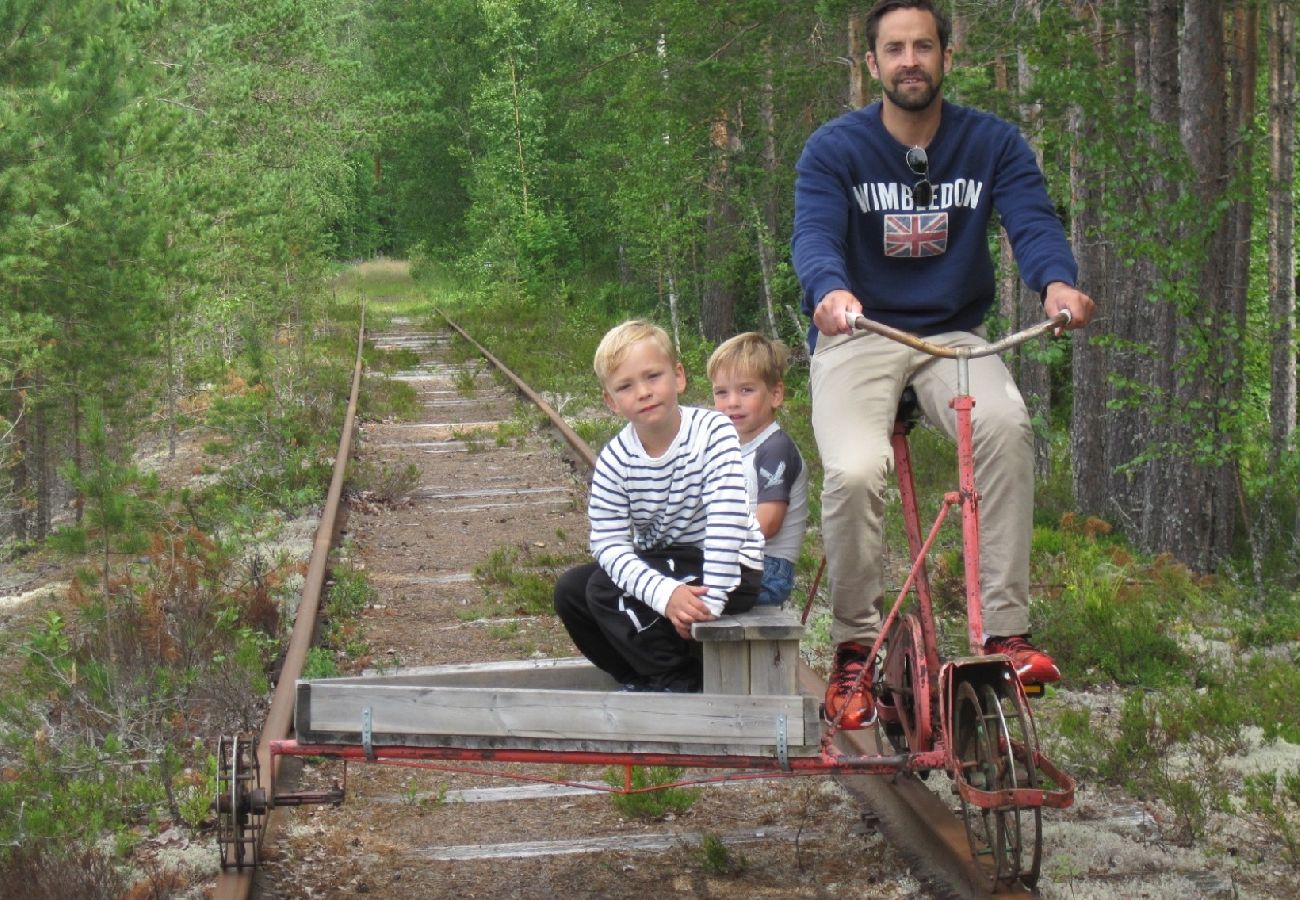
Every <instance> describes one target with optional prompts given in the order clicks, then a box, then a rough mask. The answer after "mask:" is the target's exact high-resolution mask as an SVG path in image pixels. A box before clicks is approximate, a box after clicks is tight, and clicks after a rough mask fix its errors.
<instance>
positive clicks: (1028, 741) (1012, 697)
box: [953, 681, 1043, 891]
mask: <svg viewBox="0 0 1300 900" xmlns="http://www.w3.org/2000/svg"><path fill="white" fill-rule="evenodd" d="M953 745H954V748H955V750H956V757H957V759H958V762H959V764H960V766H961V770H962V771H961V775H960V777H962V778H964V779H965V781H966V783H967V784H969V785H970V786H971V787H973V788H976V789H977V790H981V791H1004V790H1016V789H1019V788H1037V787H1038V786H1039V781H1040V777H1039V773H1038V769H1037V767H1036V765H1035V764H1034V759H1035V758H1036V754H1037V753H1038V739H1037V735H1036V733H1035V731H1034V723H1033V720H1032V719H1031V718H1030V716H1029V710H1028V708H1027V706H1026V705H1025V702H1024V699H1023V698H1022V696H1021V695H1020V692H1019V691H1017V690H1016V686H1015V684H1014V683H1010V682H1009V681H1008V682H1007V683H993V684H990V683H984V684H979V685H974V684H971V683H970V682H965V681H964V682H962V683H961V684H960V685H958V687H957V703H956V710H955V714H954V716H953ZM961 805H962V819H963V821H964V822H965V825H966V839H967V841H968V842H969V844H970V848H971V854H972V855H973V856H974V858H975V861H976V862H977V863H979V864H980V866H981V868H982V869H983V870H984V873H985V876H986V878H987V884H988V886H989V888H990V890H994V891H996V890H997V889H998V888H999V887H1002V886H1012V885H1016V884H1022V885H1024V886H1025V887H1027V888H1033V887H1034V886H1035V885H1036V884H1037V883H1038V875H1039V869H1040V865H1041V862H1042V848H1043V819H1042V808H1041V807H1039V806H1029V807H1021V806H1014V805H1002V806H997V807H993V808H984V807H981V806H977V805H975V804H973V803H968V802H967V800H966V798H965V797H962V804H961Z"/></svg>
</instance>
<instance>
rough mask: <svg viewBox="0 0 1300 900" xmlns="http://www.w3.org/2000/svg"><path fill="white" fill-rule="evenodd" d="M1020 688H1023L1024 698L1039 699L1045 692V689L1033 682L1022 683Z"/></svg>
mask: <svg viewBox="0 0 1300 900" xmlns="http://www.w3.org/2000/svg"><path fill="white" fill-rule="evenodd" d="M1020 686H1021V687H1022V688H1024V690H1025V696H1026V697H1041V696H1043V694H1044V693H1045V692H1046V688H1044V687H1043V686H1042V685H1041V684H1039V683H1038V682H1035V681H1031V682H1028V683H1024V682H1022V683H1021V685H1020Z"/></svg>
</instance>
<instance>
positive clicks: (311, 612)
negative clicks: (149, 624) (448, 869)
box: [213, 303, 366, 900]
mask: <svg viewBox="0 0 1300 900" xmlns="http://www.w3.org/2000/svg"><path fill="white" fill-rule="evenodd" d="M365 340H366V307H365V304H364V303H362V305H361V323H360V326H359V327H358V329H357V355H356V362H355V363H354V364H353V367H352V390H351V392H350V393H349V395H348V408H347V412H346V413H345V414H344V416H343V430H342V434H341V435H340V436H339V449H338V454H337V455H336V456H335V457H334V471H333V475H332V477H331V479H330V486H329V492H328V493H327V494H326V495H325V508H324V510H322V512H321V519H320V524H319V525H318V526H317V527H316V540H315V543H314V544H313V545H312V551H311V559H310V561H309V562H308V564H307V578H306V583H304V584H303V588H302V598H301V600H300V601H299V603H298V613H297V615H296V617H295V618H294V623H293V631H292V632H291V634H290V636H289V647H288V649H287V651H286V652H285V657H284V664H283V665H282V666H281V668H280V678H279V680H278V681H277V682H276V685H275V693H274V694H273V695H272V697H271V709H270V711H269V712H268V713H267V715H266V722H265V724H264V725H263V726H262V733H261V735H260V737H259V739H258V743H257V760H258V767H259V770H260V771H261V772H263V773H265V776H264V777H266V778H267V779H268V780H267V784H268V785H273V784H275V778H276V775H277V774H278V769H279V765H280V758H279V757H278V756H273V755H272V753H271V742H272V741H277V740H283V739H284V738H286V737H288V734H289V730H290V728H291V727H292V725H293V707H294V700H295V698H296V690H297V686H296V682H297V681H298V678H299V676H301V675H302V668H303V664H304V662H305V661H306V659H307V651H308V650H309V649H310V648H311V644H312V637H313V634H314V632H315V629H316V612H317V610H318V609H319V608H320V598H321V591H322V589H323V588H324V586H325V573H326V570H327V569H328V566H329V555H330V550H331V548H332V547H333V544H334V531H335V526H336V524H337V521H338V511H339V506H340V505H341V500H342V497H343V481H344V475H345V473H346V471H347V464H348V458H349V457H350V455H351V453H352V432H353V429H354V428H355V426H356V417H357V399H358V397H359V396H360V394H361V372H362V368H363V367H362V350H363V349H364V348H365ZM274 812H275V808H274V807H271V808H270V809H268V810H267V816H266V830H265V833H264V835H263V847H265V846H266V841H267V840H268V839H269V838H270V836H271V834H272V833H273V825H274V822H275V816H274ZM230 862H232V863H233V862H234V861H233V860H231V861H230ZM255 873H256V869H254V868H240V869H225V870H223V871H222V873H221V875H220V876H218V878H217V885H216V890H215V891H214V893H213V897H214V900H243V898H245V897H247V896H248V895H249V893H250V892H251V890H252V887H253V877H254V875H255Z"/></svg>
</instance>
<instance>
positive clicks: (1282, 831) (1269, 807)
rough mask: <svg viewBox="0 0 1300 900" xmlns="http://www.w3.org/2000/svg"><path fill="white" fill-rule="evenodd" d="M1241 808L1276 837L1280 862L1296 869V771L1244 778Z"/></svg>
mask: <svg viewBox="0 0 1300 900" xmlns="http://www.w3.org/2000/svg"><path fill="white" fill-rule="evenodd" d="M1244 801H1245V803H1244V805H1245V809H1246V811H1247V812H1248V813H1250V814H1251V815H1253V816H1255V817H1256V818H1258V819H1259V820H1260V821H1261V822H1262V824H1263V825H1264V827H1265V828H1267V829H1268V830H1269V832H1270V833H1272V834H1274V835H1276V836H1277V840H1278V846H1279V847H1280V849H1281V851H1282V852H1281V855H1282V860H1283V862H1285V863H1287V864H1288V865H1290V866H1291V868H1292V869H1300V827H1298V826H1297V825H1296V822H1297V820H1300V771H1292V772H1261V773H1259V774H1256V775H1248V776H1246V791H1245V797H1244Z"/></svg>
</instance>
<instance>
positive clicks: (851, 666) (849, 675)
mask: <svg viewBox="0 0 1300 900" xmlns="http://www.w3.org/2000/svg"><path fill="white" fill-rule="evenodd" d="M836 663H837V665H836V666H835V684H836V686H837V687H841V688H844V689H846V690H847V689H848V688H851V687H853V685H854V684H856V683H857V682H858V677H859V676H860V675H861V673H862V670H863V669H865V668H866V666H867V660H866V659H865V658H864V657H863V656H861V655H860V654H858V653H855V652H853V651H841V652H840V657H839V659H838V660H836Z"/></svg>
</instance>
